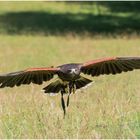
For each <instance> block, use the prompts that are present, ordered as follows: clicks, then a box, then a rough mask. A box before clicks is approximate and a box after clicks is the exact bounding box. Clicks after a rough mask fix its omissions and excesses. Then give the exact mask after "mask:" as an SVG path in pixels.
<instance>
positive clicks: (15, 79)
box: [0, 68, 59, 88]
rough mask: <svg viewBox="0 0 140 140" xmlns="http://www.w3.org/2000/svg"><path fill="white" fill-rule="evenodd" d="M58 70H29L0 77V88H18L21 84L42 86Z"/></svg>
mask: <svg viewBox="0 0 140 140" xmlns="http://www.w3.org/2000/svg"><path fill="white" fill-rule="evenodd" d="M58 70H59V69H58V68H31V69H27V70H24V71H18V72H13V73H8V74H5V75H0V84H1V85H0V88H4V87H14V86H20V85H22V84H30V83H34V84H39V85H40V84H42V83H43V81H48V80H50V79H52V78H53V75H54V74H56V73H57V71H58Z"/></svg>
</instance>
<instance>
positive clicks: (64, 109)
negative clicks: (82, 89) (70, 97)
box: [61, 89, 66, 117]
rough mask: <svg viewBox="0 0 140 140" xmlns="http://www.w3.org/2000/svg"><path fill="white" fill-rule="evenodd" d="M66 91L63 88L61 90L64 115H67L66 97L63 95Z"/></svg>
mask: <svg viewBox="0 0 140 140" xmlns="http://www.w3.org/2000/svg"><path fill="white" fill-rule="evenodd" d="M64 92H65V91H64V90H63V89H62V90H61V105H62V109H63V112H64V117H65V114H66V107H65V101H64V97H63V94H64Z"/></svg>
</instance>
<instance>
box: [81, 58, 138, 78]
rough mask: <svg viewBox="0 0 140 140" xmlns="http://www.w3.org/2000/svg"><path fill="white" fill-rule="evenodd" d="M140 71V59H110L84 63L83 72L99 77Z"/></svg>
mask: <svg viewBox="0 0 140 140" xmlns="http://www.w3.org/2000/svg"><path fill="white" fill-rule="evenodd" d="M133 69H140V57H110V58H103V59H97V60H93V61H89V62H86V63H83V64H82V65H81V72H83V73H84V74H88V75H92V76H99V75H101V74H117V73H121V72H127V71H132V70H133Z"/></svg>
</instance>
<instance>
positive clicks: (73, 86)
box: [72, 83, 76, 94]
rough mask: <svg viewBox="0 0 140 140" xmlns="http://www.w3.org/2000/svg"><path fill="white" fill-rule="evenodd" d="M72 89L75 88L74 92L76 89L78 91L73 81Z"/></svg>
mask: <svg viewBox="0 0 140 140" xmlns="http://www.w3.org/2000/svg"><path fill="white" fill-rule="evenodd" d="M72 89H73V94H74V93H75V91H76V85H75V84H74V83H73V85H72Z"/></svg>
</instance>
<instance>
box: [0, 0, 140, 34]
mask: <svg viewBox="0 0 140 140" xmlns="http://www.w3.org/2000/svg"><path fill="white" fill-rule="evenodd" d="M139 7H140V2H135V1H129V2H113V1H112V2H100V1H99V2H96V1H94V2H55V3H54V2H1V4H0V12H1V15H0V32H1V33H8V34H44V35H49V34H51V35H58V34H59V35H65V34H68V33H73V34H82V35H83V34H85V33H88V34H90V35H105V36H106V35H111V36H112V35H118V34H139V31H140V26H139V25H140V15H139V12H140V8H139Z"/></svg>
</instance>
